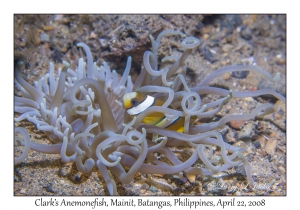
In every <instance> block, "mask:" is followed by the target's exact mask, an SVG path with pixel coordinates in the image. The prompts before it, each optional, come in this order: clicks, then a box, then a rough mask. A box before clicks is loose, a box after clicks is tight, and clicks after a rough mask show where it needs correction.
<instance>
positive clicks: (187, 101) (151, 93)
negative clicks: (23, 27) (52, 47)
mask: <svg viewBox="0 0 300 210" xmlns="http://www.w3.org/2000/svg"><path fill="white" fill-rule="evenodd" d="M175 35H176V36H180V37H182V38H183V40H182V42H181V46H182V48H183V49H184V52H183V53H182V55H181V56H180V57H178V58H174V57H166V58H164V59H163V61H165V60H170V59H175V62H174V63H173V64H172V65H171V66H170V67H167V68H164V69H158V66H159V65H158V64H159V61H158V47H159V44H160V41H161V39H162V37H163V36H175ZM150 40H151V44H152V49H151V51H146V52H145V53H144V57H143V66H144V68H143V69H142V71H141V73H140V75H139V76H138V77H137V79H136V80H135V82H134V83H133V82H132V80H131V77H130V75H129V73H130V67H131V57H128V59H127V64H126V68H125V70H124V73H123V75H122V76H121V77H120V76H119V75H118V74H117V72H116V71H115V70H113V71H111V70H110V68H109V66H108V65H107V63H105V62H104V63H103V64H102V65H101V66H100V67H98V66H97V65H96V63H94V62H93V58H92V54H91V51H90V49H89V47H88V46H87V45H86V44H84V43H79V44H78V45H77V46H79V47H82V48H83V50H84V51H85V54H86V58H87V61H86V62H85V61H84V59H83V58H80V59H79V61H78V67H77V69H75V70H72V69H70V68H69V64H68V63H67V62H64V67H63V68H62V69H58V74H57V75H55V74H54V65H53V64H52V63H50V69H49V73H47V74H46V75H45V76H44V77H42V78H41V79H40V80H39V81H36V82H35V83H34V84H35V86H31V85H30V84H29V83H27V82H26V81H25V80H24V79H23V78H22V77H21V76H20V73H19V69H15V86H16V87H17V88H18V89H19V90H20V92H21V93H22V97H18V96H15V112H17V113H19V114H20V115H19V116H18V117H17V118H15V121H16V122H18V121H22V120H27V121H29V122H32V123H34V124H35V125H36V128H37V129H38V130H40V131H43V132H44V133H45V134H47V135H48V136H49V138H50V139H52V140H53V142H55V143H54V144H51V145H45V144H36V143H33V142H31V141H30V138H29V135H28V133H27V131H26V130H25V129H24V128H22V127H16V128H15V134H16V136H15V146H16V147H18V146H23V147H24V148H23V153H22V155H21V156H19V157H15V164H18V163H21V162H22V161H24V160H25V159H26V157H27V155H28V153H29V151H30V150H34V151H38V152H43V153H49V154H60V157H61V159H62V160H63V161H64V162H75V163H76V167H77V169H78V171H80V172H82V173H89V172H91V171H92V170H93V168H94V167H97V168H98V170H99V172H100V174H101V175H102V176H103V178H104V180H105V182H106V186H107V188H108V191H109V193H110V194H111V195H117V194H118V192H117V187H116V184H115V180H114V178H113V176H112V175H114V176H115V177H116V178H117V179H119V180H120V181H121V183H123V184H129V183H130V182H131V181H132V180H133V178H134V176H135V174H136V173H137V172H140V173H142V174H178V173H181V172H184V173H186V174H194V175H213V174H216V173H219V172H222V171H225V170H227V169H230V168H232V167H234V166H239V165H243V166H244V168H245V171H246V175H247V181H248V183H249V184H250V185H252V186H253V185H254V180H253V178H252V175H251V170H250V167H249V162H248V161H247V159H246V158H245V156H244V155H243V152H244V151H245V148H240V147H237V146H233V145H230V144H228V143H226V142H224V140H223V137H222V135H221V134H220V133H219V132H218V131H217V129H218V128H221V127H223V126H224V125H225V124H226V123H228V122H230V121H247V120H251V119H255V118H263V117H264V116H265V115H267V114H270V113H272V111H273V105H272V104H268V103H267V104H261V105H260V106H257V107H256V108H255V109H254V110H253V111H252V112H251V113H250V114H242V115H235V114H229V115H227V116H224V117H222V118H221V119H219V120H218V121H215V122H210V123H199V122H198V120H200V119H203V118H209V117H212V116H214V115H216V114H217V113H218V112H219V111H220V110H221V109H222V107H223V105H224V104H225V103H226V102H228V101H229V100H230V99H232V98H245V97H256V96H260V95H269V94H270V95H273V96H274V97H275V98H277V99H279V100H281V101H283V102H285V98H284V97H283V96H282V95H280V94H279V93H277V92H276V91H275V90H272V89H262V90H257V91H243V92H236V91H233V90H226V89H222V88H218V87H210V86H209V83H210V82H211V81H212V80H213V79H214V78H215V77H218V76H221V75H223V74H225V73H228V72H239V71H255V72H256V73H258V74H261V75H262V76H264V77H265V78H266V79H268V80H271V81H277V80H278V79H279V74H277V75H276V76H275V77H274V78H273V77H272V76H271V75H270V74H268V73H267V72H265V71H263V70H262V69H260V68H259V67H256V66H243V65H237V66H228V67H223V68H220V69H218V70H216V71H214V72H213V73H211V74H210V75H208V76H207V77H206V78H203V80H202V81H201V82H200V83H199V84H197V85H196V86H195V87H189V86H188V85H187V82H186V80H185V74H186V69H187V67H186V65H185V60H186V59H187V57H188V56H189V55H190V54H191V52H192V50H193V49H194V48H196V47H198V46H199V45H200V40H199V39H197V38H195V37H186V35H185V34H183V33H182V32H179V31H171V30H166V31H163V32H161V33H160V34H159V35H158V36H157V38H156V39H154V38H153V37H152V36H150ZM180 68H181V69H183V73H182V74H177V75H176V72H177V70H178V69H180ZM174 75H176V76H175V77H174ZM208 94H214V95H219V96H220V98H219V99H217V100H214V101H211V102H209V103H203V101H202V100H201V95H208ZM124 96H125V97H124ZM129 96H130V97H129ZM156 102H157V103H156ZM17 134H19V135H17ZM176 145H186V146H188V147H191V148H193V150H191V151H193V153H192V155H191V156H190V157H189V158H188V159H186V160H185V161H182V160H180V159H179V158H178V157H177V156H176V154H175V153H174V152H173V151H172V150H171V149H170V147H172V146H176ZM215 148H217V149H218V150H220V152H216V151H217V150H216V149H215ZM156 153H159V154H161V156H163V157H164V160H167V161H163V160H162V159H158V158H157V157H156V155H155V154H156ZM216 154H218V155H217V156H218V158H216ZM199 162H200V163H202V164H203V165H204V167H198V166H195V164H197V163H199Z"/></svg>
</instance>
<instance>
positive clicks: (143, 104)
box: [123, 92, 196, 133]
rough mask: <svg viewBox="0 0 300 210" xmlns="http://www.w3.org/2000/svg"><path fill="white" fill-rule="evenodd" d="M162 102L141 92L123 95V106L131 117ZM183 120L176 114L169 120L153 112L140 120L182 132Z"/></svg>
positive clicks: (160, 104) (162, 114)
mask: <svg viewBox="0 0 300 210" xmlns="http://www.w3.org/2000/svg"><path fill="white" fill-rule="evenodd" d="M164 103H165V102H164V101H162V100H159V99H157V98H155V97H153V96H150V95H146V94H144V93H141V92H131V93H126V94H125V95H124V97H123V106H124V108H125V109H126V111H127V113H128V114H129V115H130V116H131V117H132V118H133V117H134V116H136V115H138V114H140V113H142V112H143V111H145V110H146V109H148V108H149V107H151V106H162V105H163V104H164ZM191 119H192V120H195V119H196V116H192V117H191ZM184 121H185V118H184V117H179V116H178V117H175V118H174V119H171V120H170V119H167V118H166V116H165V115H164V113H161V112H154V113H151V114H149V115H148V116H147V117H145V118H144V119H143V121H142V122H143V123H145V124H148V125H155V126H157V127H161V128H166V129H168V130H174V131H177V132H181V133H183V131H184Z"/></svg>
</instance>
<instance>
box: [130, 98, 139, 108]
mask: <svg viewBox="0 0 300 210" xmlns="http://www.w3.org/2000/svg"><path fill="white" fill-rule="evenodd" d="M131 105H132V106H133V107H135V106H137V105H139V101H138V100H137V99H136V98H133V99H131Z"/></svg>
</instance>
